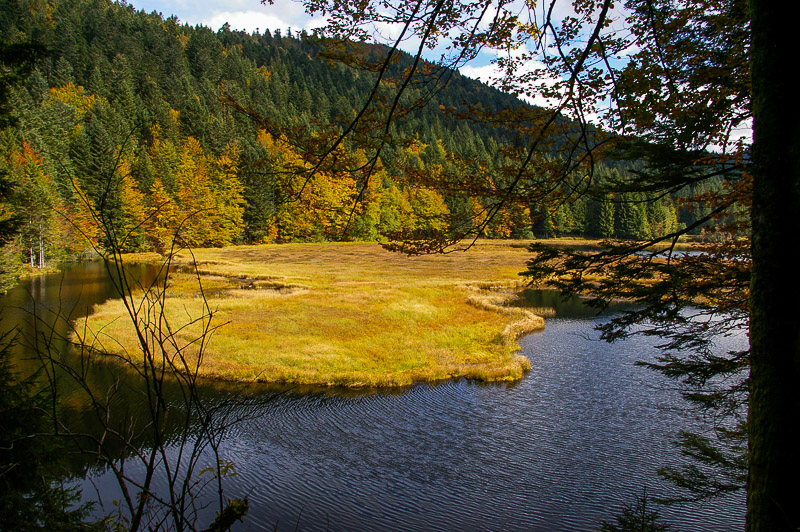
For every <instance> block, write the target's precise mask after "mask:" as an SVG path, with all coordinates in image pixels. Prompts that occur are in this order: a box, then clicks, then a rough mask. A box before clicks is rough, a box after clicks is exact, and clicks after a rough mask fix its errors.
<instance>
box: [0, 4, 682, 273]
mask: <svg viewBox="0 0 800 532" xmlns="http://www.w3.org/2000/svg"><path fill="white" fill-rule="evenodd" d="M0 31H2V35H3V39H4V40H5V41H6V42H24V41H31V40H32V41H36V42H41V43H44V44H45V45H46V46H47V47H48V49H49V50H50V54H49V57H48V58H47V59H45V60H44V61H42V62H41V63H40V64H39V65H38V68H37V69H36V70H35V71H34V72H33V74H32V75H30V77H28V79H27V80H26V81H25V82H24V84H23V85H22V86H20V87H18V89H17V90H16V92H15V93H14V94H13V105H14V108H15V110H16V116H17V118H18V121H17V124H16V126H15V127H13V128H8V129H6V130H4V131H3V132H2V136H0V154H2V163H1V164H2V171H4V172H6V173H7V175H8V176H9V178H10V180H11V181H12V182H13V183H14V184H15V185H16V187H15V189H14V191H13V193H12V194H10V196H9V197H7V198H5V200H6V201H5V210H6V212H7V213H14V214H15V215H16V216H19V217H20V218H22V219H24V221H25V223H23V224H22V226H23V231H22V233H21V235H20V237H19V238H18V240H17V242H16V243H15V244H14V247H13V249H8V250H7V255H11V256H18V257H21V259H22V260H23V261H24V262H27V263H30V264H31V265H32V266H44V265H46V264H47V263H50V262H52V261H55V260H61V259H64V258H68V257H71V256H80V255H82V254H85V253H87V252H88V251H89V250H91V247H92V246H95V247H100V248H103V246H107V245H108V242H106V241H104V239H107V238H108V235H107V234H106V233H108V232H109V231H105V232H104V231H101V229H100V227H99V226H98V224H99V223H100V222H102V223H103V224H105V225H106V227H107V228H110V229H111V231H110V232H111V233H113V234H114V235H116V237H115V238H116V240H117V241H118V243H119V244H120V247H121V248H122V250H123V251H147V250H155V251H159V252H164V251H165V250H166V249H167V248H168V247H169V246H170V245H171V244H172V241H173V239H174V237H175V236H176V234H177V236H178V237H179V238H178V241H179V244H181V245H187V246H193V247H196V246H224V245H229V244H233V243H256V242H288V241H322V240H341V239H346V240H385V239H387V238H389V237H396V236H397V235H416V236H426V235H441V234H448V233H450V232H453V231H456V230H458V231H463V230H464V227H465V224H470V223H474V220H475V219H477V218H479V217H480V216H481V215H482V214H483V213H484V211H485V210H486V205H487V201H489V200H488V199H487V198H489V197H490V195H491V194H492V193H494V192H496V191H497V190H499V189H502V187H503V179H504V178H503V177H502V175H503V173H502V171H501V170H502V169H503V168H504V166H508V165H509V164H508V163H509V160H508V159H507V155H508V150H509V149H513V146H514V144H515V142H517V143H518V142H520V140H519V139H514V138H513V137H512V136H511V135H510V134H509V133H508V132H507V131H505V130H503V129H501V128H495V127H489V126H487V125H485V124H482V123H480V122H477V121H469V120H460V119H459V111H461V112H463V111H464V110H465V106H466V105H471V106H475V105H477V106H479V107H480V108H481V109H484V110H486V112H487V113H489V114H491V113H495V112H499V110H501V109H504V108H509V107H520V106H523V105H524V104H522V103H521V102H519V101H518V100H516V99H515V98H513V97H511V96H509V95H506V94H503V93H501V92H500V91H498V90H496V89H494V88H491V87H489V86H487V85H485V84H482V83H480V82H477V81H473V80H470V79H468V78H465V77H463V76H460V75H459V74H457V73H453V72H448V73H446V74H447V77H448V78H449V83H448V84H447V86H446V87H442V86H441V85H436V86H434V87H431V86H426V85H425V84H424V83H422V82H421V81H420V83H419V84H418V85H417V86H414V87H412V89H411V90H410V91H409V92H408V96H407V97H408V98H409V100H410V101H412V103H413V100H414V98H425V99H426V101H427V105H426V106H425V107H424V108H421V109H414V110H411V111H409V113H408V115H407V116H406V117H404V120H403V121H402V122H400V121H398V122H396V123H393V124H392V127H391V128H390V129H389V131H388V136H390V137H392V138H393V139H397V141H395V142H392V143H390V144H388V145H386V146H385V147H384V149H383V150H382V151H381V153H380V159H379V160H378V161H377V164H376V167H375V171H374V172H373V173H372V174H370V179H369V181H365V180H362V179H361V178H360V177H359V175H360V174H359V171H360V169H361V166H363V165H364V163H365V162H367V158H368V157H369V154H367V153H364V152H362V151H359V149H357V148H355V147H352V146H348V145H343V146H341V147H340V148H339V150H340V152H341V157H340V162H339V163H338V166H336V164H333V165H332V166H331V167H330V168H328V169H323V171H320V172H317V173H316V174H315V175H314V177H313V179H311V180H308V179H307V177H308V175H307V171H308V169H309V167H310V166H313V161H314V159H313V153H312V152H314V150H315V149H316V150H318V151H319V150H323V149H327V146H328V145H329V144H330V140H329V139H330V138H332V136H333V135H335V134H336V133H337V132H340V131H342V129H343V128H344V127H346V126H347V124H348V123H349V120H350V119H351V118H352V117H353V116H355V114H356V113H358V112H359V110H360V109H361V108H362V106H363V104H364V101H365V99H366V98H367V97H368V95H369V92H370V89H371V87H372V85H373V84H374V82H375V75H376V74H375V73H374V72H369V71H365V70H358V69H354V68H351V67H348V66H343V65H341V64H339V65H337V64H335V63H332V62H331V61H330V60H329V59H327V58H326V57H323V56H322V54H321V51H322V47H321V45H320V44H319V43H316V42H314V41H311V40H308V39H307V36H306V35H281V33H280V32H279V31H275V32H274V33H269V32H266V33H264V34H254V35H251V34H247V33H244V32H233V31H230V30H229V28H227V27H223V28H222V29H220V30H219V31H218V32H216V33H215V32H213V31H212V30H210V29H208V28H205V27H190V26H188V25H186V24H181V23H180V22H179V21H178V20H177V19H176V18H174V17H171V18H167V19H164V18H162V17H161V16H160V15H157V14H146V13H144V12H141V11H139V12H137V11H136V10H134V9H133V7H132V6H130V5H127V4H124V3H121V4H118V3H113V2H111V1H110V0H70V1H65V0H41V1H38V2H24V1H22V0H10V1H7V2H3V4H2V7H0ZM360 53H363V54H365V55H366V56H380V54H381V53H383V49H382V48H381V47H377V46H371V47H364V48H362V50H361V52H360ZM404 66H406V65H404V63H403V60H401V61H400V62H399V63H398V64H396V65H394V66H393V67H392V68H394V69H395V70H396V71H397V72H400V70H401V69H402V68H403V67H404ZM386 83H388V84H391V83H392V81H391V76H389V77H388V78H387V81H386ZM244 110H246V111H247V112H249V113H250V114H248V113H246V112H242V111H244ZM254 117H255V119H254ZM376 138H377V137H376ZM400 139H402V140H400ZM504 146H505V148H504ZM509 146H510V147H511V148H509ZM337 153H338V152H337ZM309 154H311V155H309ZM342 161H343V162H342ZM465 161H469V162H470V163H475V164H476V165H477V166H479V167H480V168H481V173H480V175H478V174H474V175H473V174H471V173H469V172H465V171H464V170H463V166H464V162H465ZM622 168H623V167H620V168H606V167H603V168H600V169H599V170H598V171H599V173H600V174H602V175H600V176H599V179H601V180H602V179H611V178H614V177H615V176H618V174H619V172H620V171H622ZM453 175H455V176H457V180H458V183H457V186H454V185H453V180H452V178H451V179H449V180H448V179H444V178H443V177H442V178H441V179H440V177H441V176H453ZM636 199H642V200H644V199H645V198H644V197H642V198H636ZM97 213H101V214H102V219H97ZM679 215H681V216H684V217H685V216H693V215H691V214H690V213H688V212H687V213H679V212H678V208H677V207H676V205H675V202H674V201H673V200H672V199H670V198H665V199H661V200H659V201H654V202H647V203H645V202H644V201H642V202H641V203H635V202H634V203H631V202H618V201H614V198H610V197H609V198H605V200H603V199H602V198H600V201H598V200H597V199H589V198H588V197H582V198H580V199H579V200H578V201H575V202H570V203H564V204H553V205H535V204H529V203H525V201H517V202H512V203H509V204H508V205H507V206H505V207H504V209H503V210H502V211H501V212H499V213H498V214H497V216H495V218H494V219H493V220H492V222H491V223H490V224H489V225H488V226H487V227H486V229H485V230H484V231H483V234H484V236H489V237H512V238H515V237H531V236H534V235H535V236H539V237H542V236H553V235H570V234H575V235H590V236H599V237H612V236H617V237H623V238H642V237H647V236H650V235H653V234H661V233H663V232H666V231H668V230H670V229H672V228H674V227H675V226H676V224H678V223H679V219H678V216H679ZM680 221H682V222H685V221H686V220H684V219H682V220H680Z"/></svg>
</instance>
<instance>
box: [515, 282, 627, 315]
mask: <svg viewBox="0 0 800 532" xmlns="http://www.w3.org/2000/svg"><path fill="white" fill-rule="evenodd" d="M511 304H512V305H514V306H516V307H522V308H529V309H533V310H534V312H536V311H537V310H539V311H541V314H542V315H543V316H544V317H545V318H558V319H577V320H591V319H596V318H601V317H605V316H609V315H612V314H616V313H619V312H622V311H624V310H626V309H629V308H631V305H630V304H628V303H623V302H619V303H612V304H611V305H609V306H608V307H607V308H605V309H602V310H600V309H597V308H595V307H591V306H589V305H587V304H586V300H585V299H583V298H581V297H578V296H564V295H563V294H562V293H561V292H559V291H558V290H547V289H535V288H528V289H525V290H523V291H522V292H520V293H519V294H517V297H516V299H515V300H513V301H512V302H511Z"/></svg>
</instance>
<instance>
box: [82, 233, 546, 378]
mask: <svg viewBox="0 0 800 532" xmlns="http://www.w3.org/2000/svg"><path fill="white" fill-rule="evenodd" d="M528 257H529V255H528V253H527V252H526V250H525V245H524V243H522V242H519V241H479V242H478V243H477V244H476V245H475V246H474V247H473V248H472V249H471V250H469V251H466V252H454V253H450V254H445V255H426V256H416V257H407V256H405V255H401V254H397V253H391V252H388V251H386V250H384V249H383V248H381V247H380V245H378V244H374V243H324V244H282V245H262V246H234V247H227V248H222V249H196V250H193V252H192V253H189V252H187V251H182V252H180V253H179V254H177V255H176V256H175V260H174V263H175V264H176V265H178V266H183V267H184V268H182V269H181V271H180V272H176V273H173V274H171V278H170V283H169V285H168V286H169V288H168V290H167V292H166V299H165V305H164V306H165V308H166V317H167V319H168V320H169V323H170V326H171V328H172V329H173V330H178V329H180V330H179V331H178V332H177V333H176V337H177V338H178V339H179V340H180V341H181V342H182V344H181V345H184V346H188V347H187V350H186V353H188V354H189V355H192V353H194V354H196V352H197V344H196V343H193V341H194V340H195V339H196V338H197V337H198V335H199V333H200V330H201V326H200V324H199V323H194V324H191V325H188V326H185V327H184V325H185V324H187V323H189V322H191V321H192V320H193V319H196V318H198V317H199V316H201V315H202V314H203V298H202V297H201V290H200V284H198V277H197V276H196V275H195V274H193V273H187V272H188V270H190V269H196V271H197V272H199V273H200V276H199V279H200V282H201V284H202V292H203V294H204V295H205V298H206V301H207V302H208V305H209V307H210V309H211V310H212V311H213V316H214V317H213V323H214V324H216V325H221V327H219V328H217V329H215V330H214V331H213V333H212V334H211V335H210V337H209V338H207V340H208V343H207V346H206V348H205V353H204V357H203V360H202V364H201V366H200V368H201V369H200V374H201V375H202V376H206V377H213V378H218V379H223V380H233V381H246V382H254V381H260V382H281V383H295V384H313V385H341V386H403V385H409V384H412V383H414V382H420V381H435V380H442V379H448V378H457V377H466V378H471V379H478V380H484V381H498V380H516V379H519V378H521V377H522V375H523V373H524V372H525V371H527V370H528V369H529V368H530V362H529V361H528V359H527V358H526V357H524V356H522V355H520V354H519V353H518V350H519V348H518V346H517V344H516V339H517V338H519V337H520V336H521V335H523V334H526V333H528V332H531V331H534V330H538V329H542V328H543V327H544V320H543V319H542V318H541V317H539V316H537V315H535V314H533V313H532V312H530V311H529V310H524V309H521V308H516V307H509V306H505V305H504V304H503V303H504V300H505V299H507V298H509V297H513V292H514V291H515V290H519V289H521V288H522V286H523V281H522V278H521V277H520V276H519V275H518V274H519V272H520V271H522V270H523V269H524V266H525V261H526V259H527V258H528ZM151 259H152V257H151ZM187 266H191V267H192V268H186V267H187ZM140 298H141V294H135V297H134V299H140ZM86 325H87V326H88V330H89V331H91V332H90V333H88V334H87V335H86V342H87V343H89V344H92V345H94V346H96V347H102V349H103V350H106V351H111V352H114V353H116V354H126V355H125V356H130V357H135V356H136V353H137V352H138V353H141V349H140V348H138V341H137V337H136V334H135V330H134V328H133V326H132V322H131V320H130V318H129V317H128V316H127V314H125V309H124V307H123V304H122V302H121V301H119V300H113V301H109V302H107V303H105V304H103V305H100V306H98V307H97V308H95V310H94V312H93V313H92V315H91V316H90V317H89V318H88V321H87V324H86ZM181 327H183V328H181Z"/></svg>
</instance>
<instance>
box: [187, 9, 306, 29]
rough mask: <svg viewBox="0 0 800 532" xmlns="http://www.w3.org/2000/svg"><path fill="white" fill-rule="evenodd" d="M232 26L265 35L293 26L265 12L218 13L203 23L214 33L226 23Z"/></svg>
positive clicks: (232, 27)
mask: <svg viewBox="0 0 800 532" xmlns="http://www.w3.org/2000/svg"><path fill="white" fill-rule="evenodd" d="M226 22H227V23H228V24H230V25H231V29H233V30H244V31H247V32H250V33H253V32H255V31H256V29H259V30H260V31H261V33H264V30H265V29H270V30H272V31H274V30H281V31H284V30H285V29H286V28H288V27H289V26H291V23H290V22H289V20H287V19H283V18H280V17H278V16H276V15H274V14H271V13H266V12H265V11H249V10H248V11H217V12H215V13H214V14H213V15H211V16H210V17H207V18H205V19H203V21H202V23H203V24H204V25H206V26H208V27H209V28H211V29H212V30H214V31H217V30H218V29H219V28H220V27H222V26H223V25H224V24H225V23H226Z"/></svg>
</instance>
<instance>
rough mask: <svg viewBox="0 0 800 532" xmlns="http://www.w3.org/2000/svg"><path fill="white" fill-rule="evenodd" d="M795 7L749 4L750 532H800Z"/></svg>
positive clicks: (760, 0) (799, 121)
mask: <svg viewBox="0 0 800 532" xmlns="http://www.w3.org/2000/svg"><path fill="white" fill-rule="evenodd" d="M797 12H798V5H797V3H795V2H790V3H784V2H780V3H779V2H777V1H775V0H751V2H750V13H751V18H752V27H751V29H752V41H751V44H752V49H751V67H752V73H751V74H752V84H753V85H752V91H753V99H752V101H753V114H754V121H753V134H754V142H753V163H754V165H753V166H754V168H753V205H752V213H751V215H752V224H753V237H752V253H753V263H752V266H753V269H752V279H751V287H750V346H751V366H750V410H749V420H748V422H749V464H748V479H747V492H748V493H747V530H748V532H767V531H769V532H775V531H782V530H786V531H789V530H791V531H793V532H796V531H797V530H798V529H799V528H800V450H798V439H797V437H796V435H795V431H796V430H797V425H798V421H800V393H798V390H797V388H798V386H800V312H798V301H800V283H799V282H798V279H797V278H796V277H797V271H798V265H800V247H798V246H797V237H798V235H800V224H799V223H798V221H800V216H798V213H800V112H798V109H799V108H798V105H797V88H796V84H795V83H794V82H793V81H792V79H791V78H792V77H793V75H794V74H793V69H792V68H790V63H789V62H787V61H789V58H790V57H791V53H792V51H793V50H795V49H796V35H795V31H796V30H795V25H796V21H797V20H798V17H796V16H795V15H797V14H798V13H797Z"/></svg>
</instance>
